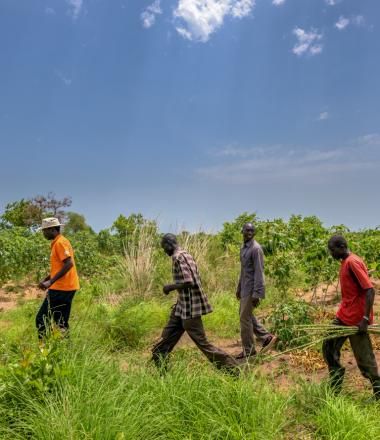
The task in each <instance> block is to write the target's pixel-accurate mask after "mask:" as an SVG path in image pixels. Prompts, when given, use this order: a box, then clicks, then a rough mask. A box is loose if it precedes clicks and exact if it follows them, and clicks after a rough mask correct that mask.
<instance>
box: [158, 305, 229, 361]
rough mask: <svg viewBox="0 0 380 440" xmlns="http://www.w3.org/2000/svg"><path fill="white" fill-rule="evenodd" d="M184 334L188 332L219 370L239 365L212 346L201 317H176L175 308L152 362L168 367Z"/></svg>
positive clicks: (226, 354)
mask: <svg viewBox="0 0 380 440" xmlns="http://www.w3.org/2000/svg"><path fill="white" fill-rule="evenodd" d="M184 332H187V334H188V335H189V336H190V338H191V339H192V340H193V341H194V343H195V344H196V346H197V347H198V348H199V349H200V350H201V352H202V353H203V354H204V355H205V356H206V357H207V359H208V360H209V361H210V362H212V363H213V364H214V365H215V366H216V367H217V368H227V369H231V368H234V367H236V366H237V365H238V363H237V361H236V360H235V359H234V358H233V357H232V356H230V355H229V354H228V353H226V352H225V351H223V350H220V349H219V348H217V347H215V346H214V345H212V344H210V342H209V341H208V340H207V336H206V333H205V330H204V328H203V323H202V318H201V317H198V318H191V319H181V318H180V317H178V316H175V308H173V310H172V312H171V314H170V318H169V322H168V323H167V325H166V327H165V328H164V330H163V332H162V335H161V339H160V340H159V342H158V343H157V344H155V345H154V347H153V350H152V360H153V361H154V362H155V364H156V365H157V366H159V367H161V366H165V365H166V362H165V361H166V360H167V357H168V356H169V354H170V353H171V352H172V350H173V348H174V347H175V345H176V344H177V342H178V341H179V340H180V339H181V336H182V335H183V334H184Z"/></svg>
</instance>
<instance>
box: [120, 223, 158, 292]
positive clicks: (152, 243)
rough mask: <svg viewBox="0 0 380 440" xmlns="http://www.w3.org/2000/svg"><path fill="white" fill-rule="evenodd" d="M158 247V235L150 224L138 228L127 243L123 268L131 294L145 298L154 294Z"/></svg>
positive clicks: (127, 288) (127, 287)
mask: <svg viewBox="0 0 380 440" xmlns="http://www.w3.org/2000/svg"><path fill="white" fill-rule="evenodd" d="M156 249H157V235H156V233H155V231H154V230H152V228H150V227H149V226H145V227H141V228H136V229H135V230H134V232H133V235H132V237H131V238H130V239H129V240H128V242H127V243H126V244H125V246H124V258H123V261H122V263H121V269H122V274H123V275H124V277H125V285H126V291H127V292H128V293H129V294H130V295H134V296H138V297H141V298H145V297H147V296H149V295H151V294H152V291H153V286H154V279H155V253H156Z"/></svg>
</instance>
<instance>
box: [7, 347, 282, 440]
mask: <svg viewBox="0 0 380 440" xmlns="http://www.w3.org/2000/svg"><path fill="white" fill-rule="evenodd" d="M64 356H65V359H64V362H65V365H67V368H68V371H70V374H69V375H67V376H65V377H57V383H56V386H55V387H54V389H52V390H51V391H50V392H48V393H45V394H44V395H43V398H42V399H41V398H38V399H37V398H36V397H35V396H34V395H33V394H32V393H28V392H27V391H26V390H25V389H24V388H19V389H17V388H16V389H15V390H14V393H15V395H16V397H17V399H18V400H19V401H22V402H23V407H22V411H19V412H18V414H17V417H15V418H13V419H11V420H10V419H9V418H7V417H6V414H7V413H9V411H10V410H11V408H10V407H9V402H6V401H4V400H3V399H0V437H1V438H2V439H24V438H33V439H36V440H39V439H41V440H42V439H43V440H48V439H49V440H50V439H51V440H55V439H73V440H74V439H94V440H114V439H131V440H134V439H136V440H140V439H149V440H155V439H157V440H159V439H162V440H171V439H172V440H182V439H192V440H197V439H220V440H228V439H231V440H235V439H236V440H243V439H258V440H261V439H262V440H279V439H281V438H283V433H284V429H285V428H286V426H287V424H288V411H287V405H288V403H289V400H288V398H286V397H285V396H283V395H282V394H280V393H276V392H275V391H274V390H273V388H272V387H271V386H270V385H268V384H266V383H264V382H261V381H259V380H255V379H254V378H248V377H243V378H242V379H240V380H236V379H234V378H231V377H230V376H226V375H224V374H222V373H220V372H217V371H215V370H214V369H213V368H212V367H211V366H210V365H209V364H208V363H207V361H206V360H205V359H203V358H202V360H201V361H200V362H197V361H196V362H194V360H193V358H191V359H192V360H191V365H190V366H189V363H190V362H189V361H190V358H189V356H184V357H183V359H182V360H179V359H177V362H176V363H175V364H174V365H172V367H171V369H170V371H169V372H168V373H167V374H166V375H165V376H161V375H160V374H159V373H158V372H157V371H156V370H155V369H154V368H153V367H151V366H150V365H147V363H146V361H145V360H144V359H143V358H141V357H140V356H137V358H136V355H134V356H131V357H130V358H128V359H127V360H126V362H125V366H124V371H122V370H121V369H120V366H119V365H118V363H117V362H116V361H115V360H114V359H113V358H111V357H110V356H109V355H108V354H107V353H106V352H104V351H101V350H99V349H97V348H96V347H94V346H91V345H86V343H80V342H79V341H74V342H73V344H72V347H71V352H66V353H65V355H64ZM14 405H16V404H14Z"/></svg>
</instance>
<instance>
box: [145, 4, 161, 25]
mask: <svg viewBox="0 0 380 440" xmlns="http://www.w3.org/2000/svg"><path fill="white" fill-rule="evenodd" d="M159 14H162V9H161V0H155V1H154V2H153V3H152V4H151V5H149V6H148V7H147V8H146V9H145V11H144V12H142V14H141V20H142V23H143V26H144V27H145V28H150V27H152V26H153V25H154V23H155V22H156V15H159Z"/></svg>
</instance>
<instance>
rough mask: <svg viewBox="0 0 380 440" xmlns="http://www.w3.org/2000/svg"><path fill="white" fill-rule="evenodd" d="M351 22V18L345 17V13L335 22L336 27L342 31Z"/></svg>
mask: <svg viewBox="0 0 380 440" xmlns="http://www.w3.org/2000/svg"><path fill="white" fill-rule="evenodd" d="M349 24H350V19H349V18H346V17H343V15H341V16H340V17H339V20H338V21H337V22H336V23H335V27H336V28H337V29H339V30H340V31H342V30H343V29H345V28H346V27H347V26H348V25H349Z"/></svg>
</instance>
